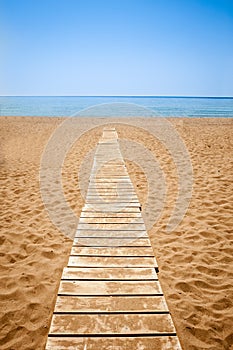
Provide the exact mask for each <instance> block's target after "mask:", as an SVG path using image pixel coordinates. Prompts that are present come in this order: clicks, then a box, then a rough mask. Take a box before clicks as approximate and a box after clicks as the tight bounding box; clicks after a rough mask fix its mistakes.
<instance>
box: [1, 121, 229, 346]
mask: <svg viewBox="0 0 233 350" xmlns="http://www.w3.org/2000/svg"><path fill="white" fill-rule="evenodd" d="M62 121H63V119H62V118H37V117H33V118H30V117H1V118H0V132H1V151H0V152H1V153H0V162H1V173H0V181H1V209H2V213H1V235H0V244H1V246H0V349H3V350H6V349H11V350H16V349H17V350H18V349H22V350H26V349H36V350H37V349H44V346H45V343H46V338H47V333H48V330H49V325H50V320H51V317H52V312H53V308H54V303H55V298H56V292H57V288H58V285H59V282H60V278H61V273H62V269H63V267H64V266H65V265H66V264H67V259H68V256H69V253H70V249H71V246H72V240H71V239H69V238H68V237H66V236H64V235H63V234H62V233H61V232H59V230H58V228H57V227H56V226H55V225H54V224H53V223H52V222H51V220H50V218H49V215H48V213H47V211H46V209H45V207H44V204H43V201H42V198H41V193H40V184H39V169H40V159H41V155H42V152H43V150H44V147H45V145H46V144H47V142H48V140H49V137H50V135H51V134H52V133H53V131H54V130H55V129H56V127H57V126H58V125H59V124H61V123H62ZM112 121H114V120H113V119H106V123H109V122H112ZM120 121H124V122H128V123H129V124H130V123H131V122H130V119H128V120H127V119H124V120H123V119H120ZM170 121H171V123H172V124H173V125H174V127H175V128H176V130H177V131H178V132H179V134H180V136H181V138H182V139H183V141H184V142H185V145H186V147H187V149H188V151H189V154H190V158H191V161H192V166H193V176H194V183H193V193H192V200H191V202H190V206H189V209H188V211H187V213H186V215H185V217H184V218H183V220H182V222H181V223H180V224H179V226H178V227H177V228H176V229H175V230H174V231H173V232H171V233H167V232H166V230H165V228H166V224H167V222H168V218H169V217H170V215H171V212H172V208H173V206H174V203H175V200H176V195H177V191H178V188H177V178H178V175H177V169H176V166H175V163H174V161H173V159H172V158H171V155H170V153H169V152H168V150H167V149H166V148H165V147H164V146H163V145H162V144H161V142H160V141H159V140H156V139H154V137H153V136H152V135H150V134H149V133H148V132H147V131H145V130H143V129H139V128H136V127H134V126H130V125H128V126H125V125H120V124H119V125H118V124H115V127H116V129H117V132H118V135H119V137H120V138H122V139H127V140H131V141H135V142H138V143H142V144H143V145H144V147H145V148H147V149H148V150H150V152H152V154H153V155H154V157H155V158H156V160H157V162H158V163H159V165H160V168H161V169H162V170H163V173H164V175H165V180H166V185H167V194H166V200H165V205H164V208H163V210H162V213H161V215H160V217H159V220H158V221H157V222H156V223H155V224H154V226H153V228H152V229H150V230H149V235H150V239H151V242H152V246H153V250H154V253H155V256H156V258H157V261H158V265H159V269H160V272H159V279H160V283H161V285H162V288H163V291H164V294H165V296H166V298H167V303H168V306H169V309H170V311H171V313H172V317H173V321H174V323H175V326H176V328H177V333H178V335H179V338H180V340H181V344H182V346H183V349H184V350H204V349H209V350H217V349H219V350H222V349H226V350H233V317H232V315H233V258H232V256H233V244H232V242H233V229H232V227H233V219H232V209H233V182H232V173H233V171H232V170H233V160H232V154H233V141H232V134H233V120H232V119H218V118H213V119H204V118H203V119H187V118H182V119H181V118H179V119H175V118H174V119H170ZM114 122H115V121H114ZM77 123H79V125H80V126H81V125H83V124H85V123H86V124H87V125H89V126H95V125H96V122H95V119H91V118H86V119H85V118H83V119H82V118H79V119H77ZM140 123H141V126H142V127H143V125H145V124H146V125H147V126H148V127H149V128H150V130H152V131H153V128H156V127H158V125H155V124H154V121H153V119H150V118H147V119H140ZM101 133H102V127H97V128H96V129H93V130H91V131H90V132H88V133H86V134H84V135H83V136H82V137H81V138H80V139H79V140H78V141H77V142H76V143H75V144H74V146H73V147H72V149H71V150H70V152H69V153H68V155H67V157H66V159H65V161H64V164H63V169H62V183H63V190H64V194H65V197H66V200H67V202H68V203H69V205H70V207H71V208H72V210H73V211H74V213H75V214H76V216H77V219H76V221H74V222H72V223H69V224H70V225H71V226H70V227H71V230H72V229H73V227H75V225H77V222H78V216H79V214H80V211H81V208H82V205H83V203H84V200H83V198H82V195H81V192H80V190H79V187H78V173H79V170H80V169H81V170H82V172H81V173H82V177H83V178H82V187H83V188H84V189H85V186H86V187H87V184H88V177H89V171H90V169H91V165H92V164H91V161H92V155H93V152H91V153H90V154H89V156H88V157H87V158H86V161H85V164H83V159H84V157H85V156H86V155H87V154H88V153H89V152H90V151H91V150H92V149H93V148H94V147H95V145H96V143H97V142H98V140H99V138H100V136H101ZM124 147H127V145H126V144H124V142H123V143H122V149H123V148H124ZM139 157H140V154H139ZM126 164H127V167H128V171H129V174H130V176H131V179H132V181H133V183H134V186H135V189H136V191H137V194H138V197H139V199H140V200H141V202H142V204H143V205H144V204H145V201H146V195H147V177H148V176H150V174H145V173H144V172H143V170H142V168H141V167H140V166H139V165H138V164H140V159H138V164H135V163H133V162H132V161H130V160H128V161H126ZM151 171H152V170H151ZM146 175H147V177H146ZM152 195H153V196H154V198H152V204H153V200H154V202H156V193H154V192H153V193H152ZM153 196H152V197H153ZM53 206H54V208H55V209H56V210H57V212H58V213H61V218H62V219H63V216H62V213H63V212H62V206H61V205H60V203H59V202H57V200H56V198H54V203H53ZM67 220H68V218H66V217H64V221H67Z"/></svg>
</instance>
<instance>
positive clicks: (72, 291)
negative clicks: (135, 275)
mask: <svg viewBox="0 0 233 350" xmlns="http://www.w3.org/2000/svg"><path fill="white" fill-rule="evenodd" d="M58 294H64V295H125V294H130V295H131V294H133V295H134V294H136V295H141V294H142V295H145V294H162V290H161V287H160V284H159V282H158V281H145V282H144V281H64V280H61V282H60V286H59V290H58Z"/></svg>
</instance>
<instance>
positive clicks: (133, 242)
mask: <svg viewBox="0 0 233 350" xmlns="http://www.w3.org/2000/svg"><path fill="white" fill-rule="evenodd" d="M77 245H78V246H88V247H96V246H97V247H124V246H127V247H149V246H150V245H151V244H150V241H149V239H146V238H137V239H133V238H130V239H128V238H124V239H122V238H121V239H119V238H101V237H99V238H96V237H93V238H74V246H77Z"/></svg>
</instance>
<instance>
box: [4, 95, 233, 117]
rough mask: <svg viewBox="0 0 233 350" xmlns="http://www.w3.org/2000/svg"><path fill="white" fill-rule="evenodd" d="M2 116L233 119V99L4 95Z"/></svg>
mask: <svg viewBox="0 0 233 350" xmlns="http://www.w3.org/2000/svg"><path fill="white" fill-rule="evenodd" d="M0 115H1V116H47V117H63V116H66V117H69V116H99V117H103V116H104V117H105V116H108V117H111V116H114V117H121V116H122V117H124V116H126V117H129V116H145V117H146V116H148V117H190V118H193V117H219V118H232V117H233V97H177V96H169V97H163V96H0Z"/></svg>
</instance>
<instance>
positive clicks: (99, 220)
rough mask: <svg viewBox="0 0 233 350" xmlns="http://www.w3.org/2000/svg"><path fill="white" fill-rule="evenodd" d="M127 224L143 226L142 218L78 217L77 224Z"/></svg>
mask: <svg viewBox="0 0 233 350" xmlns="http://www.w3.org/2000/svg"><path fill="white" fill-rule="evenodd" d="M84 223H87V224H100V223H102V224H114V225H115V224H127V223H128V224H129V223H133V224H139V225H141V224H144V221H143V218H142V216H139V217H131V218H127V217H115V218H111V217H100V218H90V217H89V218H82V217H80V219H79V224H84ZM113 227H114V226H113Z"/></svg>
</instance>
